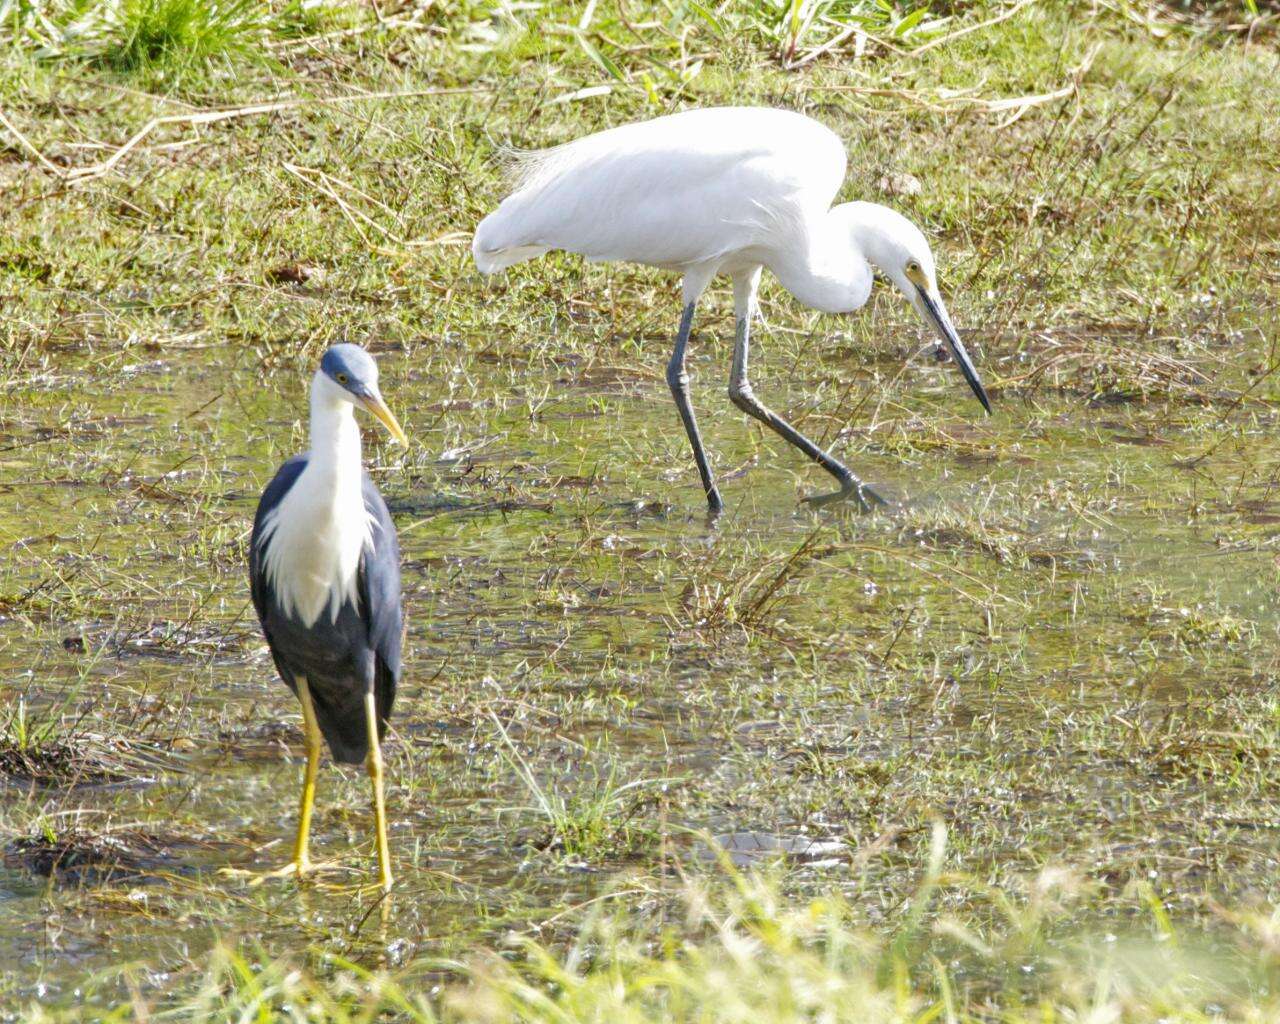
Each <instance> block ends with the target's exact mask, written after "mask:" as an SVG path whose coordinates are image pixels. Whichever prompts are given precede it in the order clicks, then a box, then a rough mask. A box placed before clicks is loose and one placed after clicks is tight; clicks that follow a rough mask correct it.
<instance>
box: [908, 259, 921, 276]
mask: <svg viewBox="0 0 1280 1024" xmlns="http://www.w3.org/2000/svg"><path fill="white" fill-rule="evenodd" d="M907 273H908V274H918V273H920V264H919V263H917V262H916V261H915V260H912V261H911V262H910V263H908V264H907Z"/></svg>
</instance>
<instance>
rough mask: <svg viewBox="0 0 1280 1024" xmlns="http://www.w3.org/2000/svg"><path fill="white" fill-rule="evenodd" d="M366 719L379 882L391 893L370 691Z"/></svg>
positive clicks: (373, 701)
mask: <svg viewBox="0 0 1280 1024" xmlns="http://www.w3.org/2000/svg"><path fill="white" fill-rule="evenodd" d="M364 718H365V723H366V725H367V726H368V729H369V756H368V757H367V758H365V768H366V769H368V772H369V781H370V782H371V783H372V784H373V823H374V829H375V830H376V834H375V842H376V843H377V846H378V880H379V881H380V882H381V883H382V891H383V892H390V891H391V850H390V848H389V847H388V846H387V804H386V800H385V798H384V797H383V793H382V745H381V743H379V742H378V701H377V699H376V698H375V697H374V695H373V691H372V690H370V691H369V692H368V693H366V694H365V696H364Z"/></svg>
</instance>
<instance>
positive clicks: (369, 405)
mask: <svg viewBox="0 0 1280 1024" xmlns="http://www.w3.org/2000/svg"><path fill="white" fill-rule="evenodd" d="M320 372H321V373H323V374H324V375H325V376H326V377H328V378H329V379H330V380H331V381H333V382H334V383H335V384H337V385H338V387H340V388H342V389H343V390H344V391H346V392H347V393H348V394H350V395H351V396H352V399H353V404H355V405H356V406H358V407H359V408H361V409H364V410H365V411H366V412H369V413H371V414H372V415H374V416H376V417H377V418H378V419H379V420H381V421H382V423H383V425H384V426H385V427H386V428H387V430H388V431H389V432H390V433H391V436H392V437H394V438H395V439H396V440H397V441H399V442H400V443H401V444H402V445H407V444H408V443H409V440H408V438H407V437H405V434H404V431H403V430H402V429H401V428H400V424H399V423H398V422H397V421H396V418H395V416H393V415H392V414H391V410H390V409H388V408H387V403H386V402H384V401H383V400H382V392H381V391H379V390H378V364H377V363H375V362H374V361H373V356H371V355H369V353H368V352H366V351H365V350H364V349H362V348H361V347H360V346H359V345H352V344H349V343H343V344H341V345H334V346H333V348H331V349H329V351H328V352H326V353H325V354H324V357H323V358H322V359H321V360H320Z"/></svg>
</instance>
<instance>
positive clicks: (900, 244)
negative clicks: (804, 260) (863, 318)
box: [839, 203, 991, 412]
mask: <svg viewBox="0 0 1280 1024" xmlns="http://www.w3.org/2000/svg"><path fill="white" fill-rule="evenodd" d="M839 209H841V210H842V211H843V212H844V213H845V216H846V217H847V218H848V222H849V224H850V230H851V232H852V235H853V244H854V246H855V247H856V249H857V250H858V251H859V252H861V253H862V255H863V256H865V257H866V259H867V261H868V262H869V263H870V264H871V265H872V266H874V267H875V268H876V269H877V270H879V271H880V272H881V273H882V274H884V276H885V277H887V278H888V279H889V280H890V281H892V282H893V283H894V284H896V285H897V286H898V289H899V290H900V291H901V292H902V294H903V295H905V296H906V297H907V301H908V302H910V303H911V305H912V306H914V307H915V309H916V312H917V313H919V314H920V316H921V318H922V319H923V320H924V321H925V322H926V323H927V324H929V326H930V327H932V328H933V329H934V331H936V332H937V334H938V337H939V338H941V339H942V341H943V342H944V343H945V344H946V346H947V348H948V349H949V350H950V351H951V355H952V357H953V358H954V359H955V361H956V364H957V365H958V366H959V367H960V372H961V373H963V374H964V378H965V380H966V381H968V382H969V387H971V388H972V389H973V393H974V394H975V395H977V396H978V401H979V402H981V403H982V407H983V408H984V409H986V410H987V412H990V411H991V402H990V400H989V399H988V398H987V392H986V389H985V388H984V387H983V386H982V381H981V380H979V379H978V371H977V370H975V369H974V366H973V361H972V360H971V359H970V358H969V353H968V352H966V351H965V347H964V344H963V343H962V342H961V341H960V336H959V335H958V334H957V333H956V329H955V326H954V325H953V324H952V323H951V317H950V316H948V315H947V307H946V304H945V303H944V302H943V301H942V295H941V293H940V292H939V291H938V278H937V273H936V271H935V269H934V264H933V253H932V252H931V251H930V249H929V243H928V242H927V241H925V237H924V234H923V233H922V232H921V231H920V229H919V228H918V227H916V226H915V225H914V224H912V223H911V221H909V220H907V218H906V217H904V216H902V214H900V213H898V212H897V211H896V210H891V209H889V207H887V206H880V205H879V204H877V203H845V204H843V206H842V207H839Z"/></svg>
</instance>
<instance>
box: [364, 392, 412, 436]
mask: <svg viewBox="0 0 1280 1024" xmlns="http://www.w3.org/2000/svg"><path fill="white" fill-rule="evenodd" d="M360 400H361V401H362V402H364V407H365V408H366V409H367V410H369V412H370V413H372V414H373V415H374V416H376V417H377V418H378V419H380V420H381V421H382V425H383V426H384V427H386V428H387V433H389V434H390V435H391V436H392V437H393V438H395V439H396V441H398V442H399V443H400V444H401V445H402V446H403V447H405V448H408V447H409V438H408V437H406V436H405V433H404V430H403V429H402V428H401V426H400V421H399V420H397V419H396V418H395V415H394V414H393V413H392V412H391V410H390V409H388V408H387V403H386V402H384V401H383V400H382V396H381V395H380V394H378V393H377V390H376V389H375V390H374V391H373V392H371V393H369V394H365V395H361V396H360Z"/></svg>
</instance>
